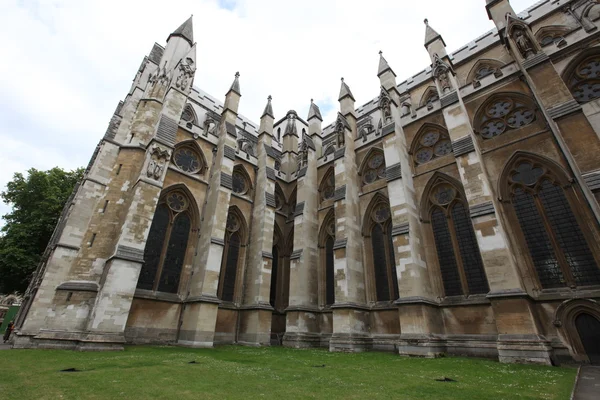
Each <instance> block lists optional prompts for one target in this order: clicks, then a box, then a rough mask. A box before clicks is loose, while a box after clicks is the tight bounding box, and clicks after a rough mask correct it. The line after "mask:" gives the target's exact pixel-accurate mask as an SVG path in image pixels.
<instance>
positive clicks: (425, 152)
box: [414, 127, 452, 164]
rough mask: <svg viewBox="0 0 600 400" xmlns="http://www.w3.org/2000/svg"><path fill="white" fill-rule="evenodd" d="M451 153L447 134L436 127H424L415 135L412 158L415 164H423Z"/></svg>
mask: <svg viewBox="0 0 600 400" xmlns="http://www.w3.org/2000/svg"><path fill="white" fill-rule="evenodd" d="M451 153H452V142H451V141H450V137H449V136H448V133H447V132H445V131H443V130H442V129H439V128H437V127H425V128H424V129H423V131H422V132H421V133H419V134H417V137H416V146H415V153H414V158H415V162H416V163H417V164H425V163H427V162H429V161H431V160H433V159H435V158H438V157H443V156H445V155H447V154H451Z"/></svg>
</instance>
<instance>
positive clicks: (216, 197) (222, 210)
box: [177, 73, 241, 347]
mask: <svg viewBox="0 0 600 400" xmlns="http://www.w3.org/2000/svg"><path fill="white" fill-rule="evenodd" d="M238 77H239V74H237V73H236V77H235V81H234V83H233V85H232V86H231V89H230V90H229V92H228V93H227V95H226V96H225V106H224V108H223V113H222V115H221V123H220V125H219V139H218V143H217V148H216V152H215V156H214V157H215V158H214V164H213V168H212V170H211V171H210V178H209V188H208V192H207V194H206V202H205V205H204V215H203V220H202V221H201V223H200V237H199V238H198V244H197V246H196V256H195V257H194V261H193V266H192V276H191V278H190V285H189V292H188V293H187V298H186V300H185V304H184V309H183V316H182V319H181V326H180V331H179V337H178V340H177V343H178V344H181V345H186V346H192V347H212V345H213V341H214V334H215V325H216V321H217V312H218V305H219V303H220V302H221V301H220V300H219V299H218V298H217V290H218V287H219V274H220V271H221V259H222V257H223V246H224V244H225V242H224V239H225V227H226V223H227V213H228V211H229V201H230V199H231V191H232V174H233V166H234V160H235V148H236V138H237V134H236V130H235V122H236V118H237V110H238V106H239V102H240V97H241V94H240V90H239V82H238Z"/></svg>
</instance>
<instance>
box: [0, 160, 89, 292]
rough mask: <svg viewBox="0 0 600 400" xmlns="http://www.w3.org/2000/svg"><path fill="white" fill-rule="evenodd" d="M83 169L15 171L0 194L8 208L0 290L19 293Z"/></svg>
mask: <svg viewBox="0 0 600 400" xmlns="http://www.w3.org/2000/svg"><path fill="white" fill-rule="evenodd" d="M82 176H83V169H82V168H79V169H77V170H75V171H64V170H62V169H61V168H58V167H55V168H52V169H51V170H48V171H38V170H37V169H35V168H31V169H30V170H29V171H27V177H24V176H23V174H21V173H18V172H17V173H15V175H14V177H13V180H12V181H10V182H8V184H7V185H6V191H4V192H2V193H0V197H2V200H3V201H4V202H5V203H6V204H8V205H10V206H11V207H12V210H11V212H9V213H8V214H6V215H4V216H3V218H4V221H5V225H4V226H3V227H2V230H1V232H2V233H1V234H0V235H1V236H0V293H12V292H14V291H17V292H21V293H23V292H24V291H25V289H26V288H27V285H28V283H29V279H30V277H31V274H32V272H33V271H35V268H36V267H37V264H38V262H39V261H40V257H41V256H42V254H43V253H44V250H45V249H46V245H47V244H48V241H49V240H50V237H51V236H52V232H53V231H54V227H55V226H56V223H57V222H58V218H59V217H60V213H61V211H62V209H63V206H64V204H65V202H66V201H67V199H68V198H69V196H70V195H71V192H72V191H73V188H74V187H75V184H76V183H77V182H78V181H79V180H80V179H81V177H82Z"/></svg>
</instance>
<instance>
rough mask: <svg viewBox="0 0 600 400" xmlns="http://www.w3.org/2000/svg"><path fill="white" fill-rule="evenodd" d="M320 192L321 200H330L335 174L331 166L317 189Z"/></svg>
mask: <svg viewBox="0 0 600 400" xmlns="http://www.w3.org/2000/svg"><path fill="white" fill-rule="evenodd" d="M319 192H320V193H321V201H326V200H331V199H333V197H334V196H335V174H334V173H333V168H330V169H329V170H328V171H327V173H325V177H324V178H323V181H322V182H321V187H320V189H319Z"/></svg>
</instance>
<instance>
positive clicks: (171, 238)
mask: <svg viewBox="0 0 600 400" xmlns="http://www.w3.org/2000/svg"><path fill="white" fill-rule="evenodd" d="M190 208H191V205H190V201H189V199H188V197H187V196H186V195H185V194H184V193H183V192H182V191H180V190H174V191H171V192H169V193H167V195H166V196H164V198H163V199H162V200H161V201H160V202H159V204H158V206H157V208H156V212H155V213H154V218H153V220H152V225H151V227H150V233H149V234H148V240H147V241H146V248H145V249H144V265H143V266H142V270H141V272H140V277H139V279H138V284H137V287H138V288H139V289H145V290H154V291H159V292H168V293H177V291H178V289H179V280H180V277H181V270H182V268H183V264H184V261H185V256H186V253H187V248H188V242H189V236H190V232H191V230H192V214H191V213H190V212H191V211H190Z"/></svg>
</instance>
